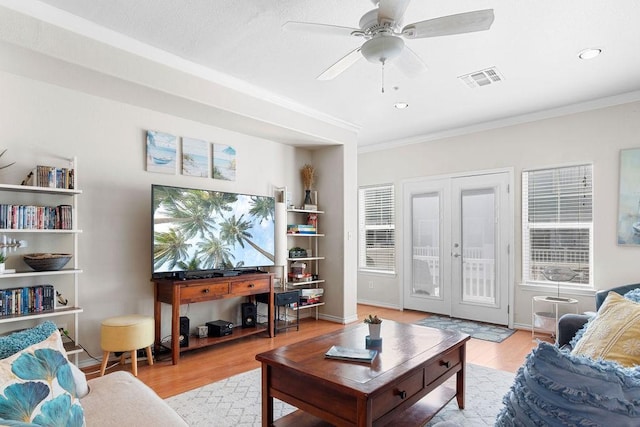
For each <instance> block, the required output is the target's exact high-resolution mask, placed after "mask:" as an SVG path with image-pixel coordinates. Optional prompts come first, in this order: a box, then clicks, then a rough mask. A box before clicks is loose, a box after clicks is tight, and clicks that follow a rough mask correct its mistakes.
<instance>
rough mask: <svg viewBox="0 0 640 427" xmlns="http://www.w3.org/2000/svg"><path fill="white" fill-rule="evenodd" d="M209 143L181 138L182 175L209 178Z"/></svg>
mask: <svg viewBox="0 0 640 427" xmlns="http://www.w3.org/2000/svg"><path fill="white" fill-rule="evenodd" d="M209 158H210V156H209V143H208V142H207V141H203V140H201V139H193V138H186V137H183V138H182V175H188V176H199V177H203V178H207V177H208V176H209Z"/></svg>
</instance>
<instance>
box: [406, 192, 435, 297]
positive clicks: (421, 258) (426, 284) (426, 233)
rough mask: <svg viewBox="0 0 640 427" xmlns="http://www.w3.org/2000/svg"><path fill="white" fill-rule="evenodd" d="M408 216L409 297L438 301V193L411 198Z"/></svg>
mask: <svg viewBox="0 0 640 427" xmlns="http://www.w3.org/2000/svg"><path fill="white" fill-rule="evenodd" d="M411 212H412V221H413V227H412V242H413V244H412V247H413V274H412V278H413V283H412V294H413V295H414V296H421V297H427V298H439V299H440V298H441V297H442V291H441V288H440V196H439V195H438V193H432V194H421V195H417V196H413V200H412V211H411Z"/></svg>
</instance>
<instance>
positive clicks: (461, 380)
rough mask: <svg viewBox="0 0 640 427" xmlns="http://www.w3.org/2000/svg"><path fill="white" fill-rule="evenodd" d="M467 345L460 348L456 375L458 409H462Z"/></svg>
mask: <svg viewBox="0 0 640 427" xmlns="http://www.w3.org/2000/svg"><path fill="white" fill-rule="evenodd" d="M466 353H467V345H466V343H465V344H464V345H463V346H462V347H460V364H461V366H460V370H459V371H458V373H457V374H456V400H457V401H458V408H460V409H464V390H465V376H466V375H465V374H466V369H467V367H466V365H467V362H466V360H467V354H466Z"/></svg>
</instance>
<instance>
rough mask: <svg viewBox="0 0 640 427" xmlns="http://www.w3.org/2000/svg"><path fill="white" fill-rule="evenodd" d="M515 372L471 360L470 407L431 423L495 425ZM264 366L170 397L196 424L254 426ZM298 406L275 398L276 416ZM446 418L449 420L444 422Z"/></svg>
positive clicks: (447, 411)
mask: <svg viewBox="0 0 640 427" xmlns="http://www.w3.org/2000/svg"><path fill="white" fill-rule="evenodd" d="M513 377H514V374H512V373H509V372H504V371H498V370H495V369H490V368H485V367H482V366H478V365H472V364H467V390H466V396H465V401H466V408H465V409H464V410H463V411H461V410H459V409H458V405H457V404H456V402H455V399H453V400H452V401H451V402H449V404H448V405H447V406H445V407H444V408H443V409H442V410H441V411H440V412H439V413H438V415H436V416H435V418H434V419H433V420H431V421H430V422H429V423H428V424H427V426H434V425H436V424H438V423H442V424H441V425H443V426H444V425H446V426H464V427H471V426H474V427H475V426H492V425H494V422H495V418H496V415H497V414H498V412H499V411H500V409H501V408H502V396H504V395H505V393H506V392H507V391H508V390H509V387H510V386H511V383H512V382H513ZM260 381H261V377H260V369H255V370H253V371H249V372H245V373H242V374H239V375H235V376H233V377H230V378H227V379H225V380H222V381H218V382H215V383H212V384H208V385H206V386H204V387H200V388H198V389H195V390H191V391H188V392H186V393H182V394H179V395H177V396H174V397H170V398H168V399H166V402H167V403H168V404H169V406H171V407H172V408H173V409H175V410H176V412H178V414H180V416H181V417H182V418H184V420H185V421H186V422H187V423H188V424H189V425H190V426H192V427H197V426H206V427H232V426H233V427H249V426H251V427H253V426H260V425H261V424H260V420H261V399H260V392H261V384H260ZM295 409H296V408H294V407H293V406H291V405H288V404H286V403H283V402H281V401H279V400H277V399H274V412H275V417H276V419H277V418H279V417H281V416H283V415H286V414H288V413H290V412H292V411H294V410H295ZM444 421H446V423H445V422H444Z"/></svg>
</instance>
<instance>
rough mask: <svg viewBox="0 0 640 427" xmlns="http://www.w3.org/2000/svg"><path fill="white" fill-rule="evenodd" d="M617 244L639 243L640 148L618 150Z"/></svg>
mask: <svg viewBox="0 0 640 427" xmlns="http://www.w3.org/2000/svg"><path fill="white" fill-rule="evenodd" d="M619 191H620V194H619V196H618V244H620V245H636V246H637V245H640V148H633V149H627V150H621V151H620V185H619Z"/></svg>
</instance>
